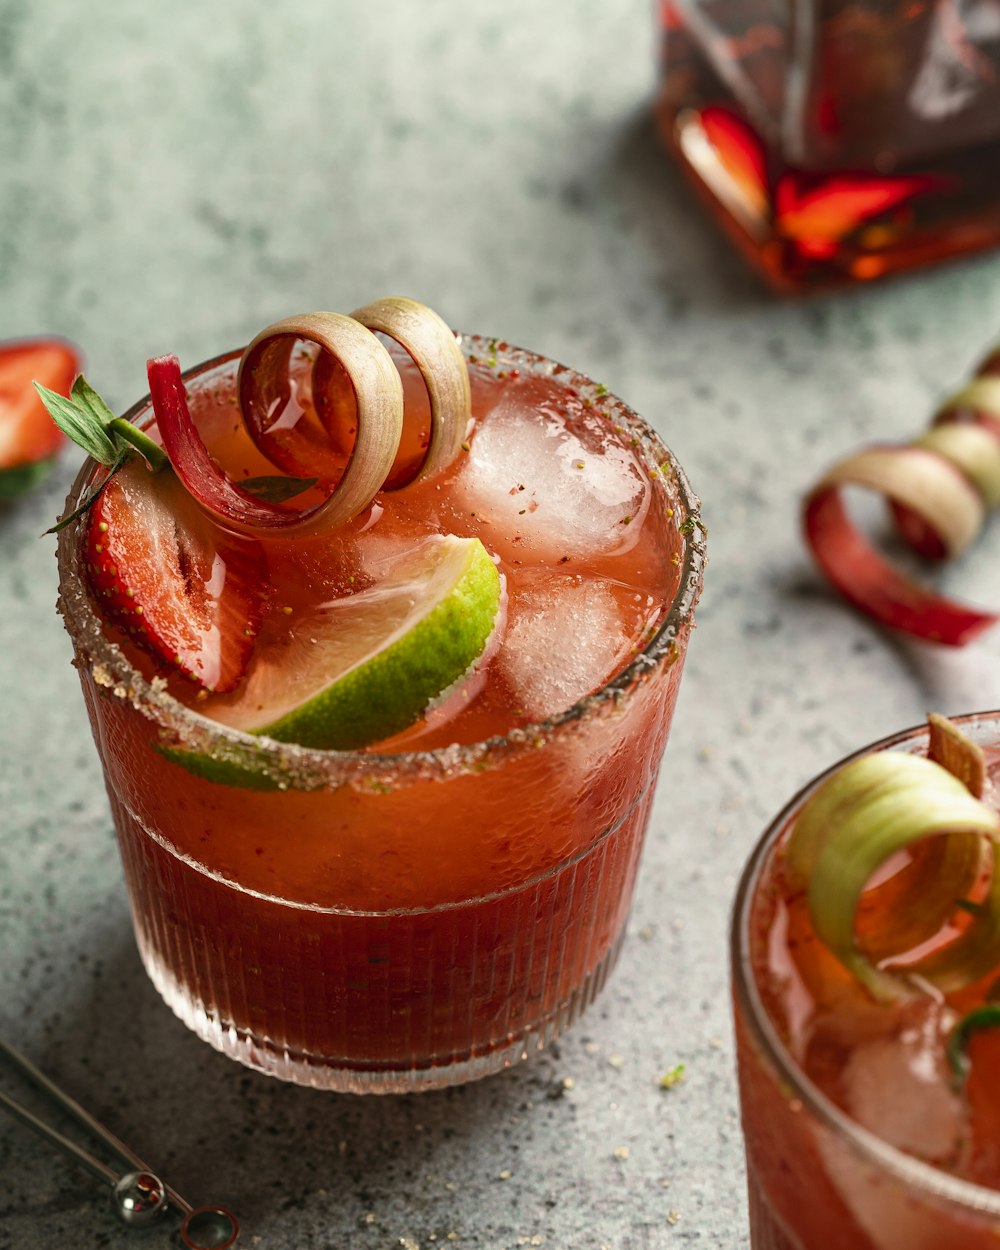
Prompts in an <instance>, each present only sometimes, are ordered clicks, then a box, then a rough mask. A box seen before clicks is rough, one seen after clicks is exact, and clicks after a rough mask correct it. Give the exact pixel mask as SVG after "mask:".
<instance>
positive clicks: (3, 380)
mask: <svg viewBox="0 0 1000 1250" xmlns="http://www.w3.org/2000/svg"><path fill="white" fill-rule="evenodd" d="M80 363H81V362H80V354H79V352H78V351H77V349H76V348H75V347H73V346H72V344H70V343H65V342H62V341H61V340H59V339H22V340H18V341H16V342H11V343H0V499H14V498H16V497H17V496H18V495H20V494H23V492H24V491H26V490H28V489H29V488H30V487H31V486H33V485H34V484H35V483H36V482H37V481H39V480H40V479H41V478H42V477H44V476H45V473H46V472H47V471H48V469H49V468H50V467H51V463H52V459H53V457H54V456H55V453H56V452H57V451H58V450H59V448H60V447H61V446H62V444H63V442H64V435H63V433H62V431H61V430H60V429H59V427H58V426H57V425H56V424H55V423H54V422H53V421H52V419H51V417H50V416H49V414H48V413H47V412H46V411H45V405H44V404H43V403H42V401H41V399H40V398H39V397H38V393H37V392H36V390H35V388H34V386H33V385H32V384H33V383H34V382H36V381H37V382H41V383H42V384H43V385H44V386H47V387H48V388H49V389H50V390H53V391H57V392H58V393H59V394H60V395H68V394H69V390H70V387H71V386H72V384H73V379H74V377H75V376H76V375H77V373H78V372H79V370H80Z"/></svg>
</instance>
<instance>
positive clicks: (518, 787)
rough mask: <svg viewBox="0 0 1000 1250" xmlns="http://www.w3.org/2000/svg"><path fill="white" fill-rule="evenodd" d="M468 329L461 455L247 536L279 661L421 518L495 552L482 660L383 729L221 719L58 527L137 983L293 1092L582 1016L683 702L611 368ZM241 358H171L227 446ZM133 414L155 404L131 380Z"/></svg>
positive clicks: (515, 1045)
mask: <svg viewBox="0 0 1000 1250" xmlns="http://www.w3.org/2000/svg"><path fill="white" fill-rule="evenodd" d="M462 348H463V351H464V353H465V355H466V358H467V360H468V362H469V370H470V376H471V382H472V396H473V403H472V408H473V416H474V418H475V421H474V425H473V427H472V429H471V432H470V436H469V439H468V440H467V446H466V447H465V448H464V449H463V453H462V454H461V455H460V456H459V457H458V458H457V459H456V460H455V462H454V464H452V465H450V466H448V467H447V468H445V469H444V470H443V472H441V473H440V474H439V475H437V476H436V477H434V478H433V479H431V480H429V481H426V482H417V483H414V484H413V485H412V486H409V487H407V488H406V489H405V490H401V491H399V492H393V493H390V492H386V493H385V494H383V495H379V496H378V498H377V499H376V500H375V502H374V503H373V504H372V506H371V507H370V508H369V509H367V510H366V511H365V512H363V513H362V515H361V516H360V517H358V518H356V519H355V520H353V521H351V522H350V523H349V524H348V525H346V526H344V527H341V528H338V529H337V530H336V531H335V532H333V533H329V534H319V535H317V536H314V537H307V538H281V537H277V536H271V537H268V536H262V537H261V539H260V545H261V547H262V549H263V558H264V561H265V564H266V570H267V584H266V588H263V589H262V593H263V594H264V595H265V598H266V601H267V607H268V609H269V610H268V612H267V614H266V616H265V618H264V622H263V624H262V626H261V628H260V633H259V636H258V637H257V638H256V641H255V647H256V650H255V653H254V654H255V659H254V660H253V661H252V662H251V663H252V664H257V665H258V666H262V665H264V664H273V665H274V666H276V667H277V668H280V666H281V664H283V663H286V657H287V656H288V655H289V654H292V653H295V654H297V652H295V648H297V647H306V648H308V646H309V645H310V644H311V643H313V642H314V641H315V639H314V638H312V637H311V636H310V635H311V633H312V632H314V629H313V627H314V626H315V623H316V621H317V619H318V618H317V613H318V612H319V611H320V610H322V611H324V612H327V610H328V609H331V605H337V604H339V603H341V602H342V600H343V599H344V598H346V597H348V596H350V595H351V594H352V593H353V592H354V591H355V590H356V589H357V587H359V586H360V587H363V588H364V590H365V593H366V594H369V595H371V594H375V593H377V588H378V586H379V585H380V584H381V580H380V579H383V578H385V577H386V576H391V575H392V570H393V569H394V568H397V567H398V566H399V561H400V559H406V558H408V557H407V553H408V552H410V551H412V550H413V549H414V548H415V547H416V548H419V547H420V545H421V544H423V543H426V542H434V541H435V540H436V536H437V535H439V534H441V533H446V534H450V535H457V536H458V537H460V538H468V537H473V536H474V537H478V538H480V539H481V540H482V542H483V544H484V546H485V547H486V548H487V550H488V551H489V552H490V555H491V556H492V558H493V559H494V561H495V562H496V564H497V566H498V568H499V570H500V573H501V575H502V578H503V581H504V584H505V593H504V604H503V609H502V611H501V613H500V618H499V621H498V624H497V627H496V631H495V636H494V637H493V638H492V639H491V641H490V644H489V646H488V648H487V654H486V656H485V659H484V662H483V663H482V664H481V665H480V666H479V667H478V669H477V671H476V672H475V674H473V675H472V676H471V677H469V679H468V680H466V681H463V682H460V683H458V684H457V686H456V688H455V689H454V690H452V691H450V692H449V693H448V697H446V698H445V699H443V701H442V702H441V703H440V706H437V707H436V708H434V709H433V710H432V711H430V712H429V713H428V714H427V715H426V716H424V717H422V718H420V719H419V721H418V722H417V723H416V724H414V725H412V726H410V727H409V728H407V729H405V730H403V731H401V732H399V733H396V734H395V735H394V736H393V737H392V738H390V739H389V740H388V741H382V742H379V743H375V744H372V745H370V746H367V747H364V748H362V749H356V750H330V749H316V748H314V747H307V746H302V745H298V744H296V743H295V742H278V741H274V740H272V739H271V738H270V737H268V736H267V735H259V734H257V735H254V734H251V733H247V732H242V731H241V730H240V729H239V728H233V727H232V725H233V724H234V723H237V724H238V723H239V718H238V716H236V714H235V713H233V712H232V706H233V702H234V699H236V701H237V702H238V700H239V690H237V693H236V695H232V694H230V695H216V694H211V693H207V692H204V691H202V692H198V691H197V690H196V688H195V687H194V685H193V684H192V683H190V682H189V681H187V680H186V679H185V678H183V677H181V676H179V675H177V674H176V673H172V672H170V671H167V670H166V669H164V668H163V666H161V665H158V664H157V663H156V662H155V660H153V659H151V658H150V657H149V656H147V655H146V654H145V653H144V652H143V651H141V650H140V649H138V648H136V647H134V646H133V645H132V642H131V640H130V638H129V636H128V635H127V633H126V632H125V631H124V630H122V629H120V628H119V627H118V626H117V625H115V624H114V623H113V622H112V621H109V620H108V619H106V618H105V616H104V615H103V614H102V611H101V609H100V606H99V604H98V603H97V602H95V596H94V594H93V593H92V590H91V587H90V584H89V583H88V578H87V576H86V570H85V568H84V567H83V563H84V559H85V557H84V554H83V543H82V539H81V531H80V525H82V524H84V523H82V522H81V523H80V525H78V526H77V527H76V528H73V527H70V528H68V529H67V530H65V531H64V532H63V535H62V539H61V542H60V569H61V576H62V581H61V607H62V610H63V613H64V615H65V618H66V623H67V626H68V628H69V631H70V633H71V634H72V636H73V640H74V645H75V647H76V653H77V664H78V667H79V670H80V675H81V680H82V683H83V689H84V694H85V696H86V700H87V705H88V708H89V711H90V715H91V721H92V725H93V729H94V735H95V739H96V741H97V744H98V748H99V751H100V754H101V758H102V762H103V765H104V770H105V777H106V782H107V788H108V793H109V795H110V799H111V805H112V809H113V813H114V819H115V825H116V828H117V832H118V837H119V843H120V848H121V854H122V861H123V865H124V870H125V877H126V881H127V884H128V889H129V894H130V899H131V904H132V910H133V916H134V921H135V929H136V935H137V940H138V945H139V949H140V952H141V955H142V958H143V961H144V963H145V966H146V968H147V970H148V972H149V975H150V976H151V978H152V980H153V981H154V983H155V984H156V986H157V988H158V989H159V990H160V992H161V994H162V995H163V996H164V998H165V999H166V1000H167V1002H168V1003H169V1004H170V1005H171V1007H172V1008H173V1009H174V1011H175V1012H176V1013H177V1014H178V1015H179V1016H180V1017H181V1019H183V1020H184V1021H185V1022H186V1023H187V1024H188V1025H189V1026H190V1027H191V1028H193V1029H194V1030H195V1031H196V1032H197V1033H198V1034H199V1035H200V1036H201V1037H203V1038H205V1039H206V1040H208V1041H210V1042H211V1043H212V1044H213V1045H214V1046H216V1047H217V1048H218V1049H220V1050H222V1051H223V1052H224V1053H226V1054H229V1055H231V1056H232V1057H234V1058H237V1059H239V1060H241V1061H242V1062H244V1063H247V1064H249V1065H250V1066H253V1067H256V1068H259V1069H261V1070H263V1071H267V1072H270V1073H272V1074H274V1075H277V1076H281V1077H284V1078H286V1079H289V1080H294V1081H299V1082H301V1083H305V1084H311V1085H316V1086H320V1087H326V1088H333V1089H340V1090H353V1091H376V1092H385V1091H392V1090H412V1089H421V1088H431V1087H434V1086H439V1085H447V1084H451V1083H455V1082H457V1081H461V1080H465V1079H469V1078H472V1077H476V1076H480V1075H485V1074H487V1073H490V1072H493V1071H495V1070H498V1069H500V1068H502V1067H504V1066H507V1065H509V1064H510V1063H511V1062H513V1061H515V1060H517V1059H519V1058H523V1057H524V1056H526V1055H527V1054H528V1053H529V1052H530V1051H532V1050H535V1049H538V1048H540V1047H541V1046H543V1045H545V1043H546V1042H547V1041H548V1040H550V1039H551V1038H553V1037H554V1036H555V1035H556V1034H557V1033H558V1032H559V1031H560V1030H561V1029H562V1028H564V1027H565V1026H566V1025H567V1024H569V1023H570V1022H571V1021H572V1020H573V1019H574V1017H575V1016H576V1015H577V1014H578V1013H579V1012H580V1011H581V1010H582V1009H583V1008H584V1007H585V1006H586V1005H587V1003H588V1002H589V1001H590V1000H591V999H592V997H593V996H594V994H595V993H596V992H597V991H598V990H599V989H600V987H601V985H602V984H603V982H604V979H605V977H606V976H607V973H608V970H609V968H610V967H611V966H612V964H613V962H614V960H615V957H616V955H617V952H618V949H619V944H620V941H621V937H622V932H623V928H624V924H625V920H626V916H627V913H628V908H629V901H630V897H631V893H632V887H633V883H634V880H635V874H636V869H637V866H638V861H639V853H640V849H641V846H642V841H643V836H644V833H645V829H646V824H647V821H648V817H649V811H650V805H651V802H652V797H653V789H654V785H655V782H656V777H657V772H658V768H659V762H660V757H661V754H662V751H663V748H664V746H665V743H666V738H667V733H668V730H669V726H670V719H671V715H672V712H673V707H674V702H675V700H676V697H677V690H678V683H679V680H680V675H681V669H682V664H683V659H684V653H685V650H686V646H687V642H688V636H689V632H690V629H691V626H692V611H693V607H694V603H695V600H696V598H697V595H698V592H699V589H700V580H701V565H702V558H703V549H702V544H701V540H700V524H699V523H698V521H697V501H696V500H695V499H694V498H693V496H692V495H691V493H690V490H689V488H688V485H687V482H686V479H685V478H684V475H683V473H682V471H681V470H680V469H679V467H678V466H677V464H676V463H675V461H674V460H673V458H672V457H671V455H670V453H669V452H668V451H667V449H666V448H665V447H664V446H663V445H662V444H661V443H660V442H659V441H658V440H657V439H656V437H655V436H654V435H653V434H652V432H651V431H650V430H649V429H648V428H647V427H646V426H645V425H644V424H643V423H642V422H641V421H640V420H639V419H638V418H637V417H636V416H635V415H634V414H633V413H632V412H631V411H630V410H628V409H627V408H626V407H625V406H624V405H623V404H621V403H620V402H619V401H617V400H615V399H614V398H613V397H611V396H609V395H608V394H607V393H606V391H605V389H604V388H603V387H599V386H596V385H595V384H593V383H591V382H589V381H587V380H586V379H584V378H582V377H580V376H578V375H576V374H574V373H572V372H571V371H569V370H567V369H564V368H563V367H561V366H557V365H554V364H552V363H551V362H548V361H545V360H542V359H540V358H538V357H535V356H532V355H529V354H528V353H525V352H522V351H519V350H517V349H514V348H508V347H506V346H505V345H501V344H497V343H495V342H493V343H488V342H485V341H482V340H477V339H475V338H468V337H467V338H464V339H463V340H462ZM238 362H239V354H238V353H236V354H233V355H231V356H227V357H222V358H220V359H218V360H216V361H213V362H210V363H209V364H207V365H204V366H202V367H200V368H199V369H196V370H194V371H193V372H192V373H191V374H189V375H187V377H186V379H185V381H186V386H187V391H188V397H189V401H190V405H191V410H192V413H193V416H194V418H195V421H196V422H197V423H198V425H199V427H200V429H201V432H202V435H203V437H204V438H205V441H206V443H208V445H209V446H210V447H211V448H212V449H213V451H215V452H217V454H218V455H219V456H220V457H221V456H222V455H223V454H224V453H225V454H227V455H228V454H230V451H231V449H230V451H227V450H226V449H227V447H228V445H229V443H230V442H231V441H232V439H233V437H235V435H234V432H233V420H232V416H233V412H234V407H233V405H234V381H235V376H236V367H237V364H238ZM397 363H398V364H399V367H400V370H401V373H402V374H403V379H404V384H405V390H406V394H407V402H408V403H409V402H410V400H411V398H412V400H413V402H414V404H417V405H419V403H420V401H421V388H420V385H419V377H417V376H416V375H415V374H413V372H412V370H410V369H409V365H408V362H407V361H406V360H404V359H402V358H401V357H399V358H397ZM303 394H304V395H305V394H306V393H305V392H303ZM424 402H425V403H426V399H424ZM303 404H304V405H305V406H306V407H308V396H307V395H306V398H305V399H303ZM128 415H129V418H130V419H131V420H132V421H134V422H136V423H137V424H140V425H142V424H144V423H148V421H149V418H150V411H149V403H148V401H143V402H142V403H140V404H139V405H137V406H136V408H135V409H133V410H132V412H131V413H130V414H128ZM237 441H238V438H237ZM238 450H239V454H241V455H245V456H246V459H247V465H248V466H249V467H248V468H247V469H246V470H245V471H246V472H250V471H251V470H253V471H254V472H259V471H260V466H259V465H257V463H256V461H255V460H254V455H255V454H256V453H255V452H254V450H253V449H252V448H249V447H241V448H238ZM272 471H273V470H272ZM90 476H91V474H90V471H89V470H88V469H87V468H85V469H84V471H83V473H82V474H81V477H80V479H79V481H78V484H77V488H76V489H77V493H79V492H80V491H81V490H83V489H85V487H86V484H87V481H88V479H89V477H90ZM564 491H565V492H567V493H566V494H565V497H564V498H563V500H562V502H560V498H559V496H560V493H561V492H564ZM317 605H318V606H317ZM253 671H254V670H253V668H252V667H251V675H252V673H253ZM223 722H228V723H223Z"/></svg>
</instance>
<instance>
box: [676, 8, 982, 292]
mask: <svg viewBox="0 0 1000 1250" xmlns="http://www.w3.org/2000/svg"><path fill="white" fill-rule="evenodd" d="M658 12H659V26H660V40H661V89H660V93H659V98H658V102H657V114H658V120H659V124H660V128H661V130H662V133H663V135H664V138H665V139H666V141H667V143H668V145H669V147H670V148H671V149H672V151H673V152H674V153H675V155H676V156H677V158H678V159H679V160H680V162H681V164H682V166H683V167H684V168H685V170H686V171H687V173H688V174H689V175H690V176H691V177H692V179H693V180H694V182H695V183H696V185H697V186H698V187H699V188H700V190H701V191H702V192H703V193H704V195H705V197H706V199H707V201H708V203H709V205H710V206H711V208H712V210H713V212H714V214H715V216H716V217H717V219H718V220H719V222H720V224H721V225H722V226H723V227H724V228H725V229H726V230H727V232H728V233H729V234H730V235H731V236H732V238H733V239H734V240H735V241H736V242H737V244H738V245H739V246H740V248H741V249H742V251H743V252H744V254H745V255H746V256H747V257H748V258H749V259H750V261H751V262H752V263H753V264H754V265H755V266H756V268H757V269H758V270H759V271H760V272H762V273H763V274H764V276H765V277H766V278H767V279H768V281H769V282H771V283H772V284H773V285H774V286H776V287H778V288H779V289H783V290H789V291H800V290H807V289H810V288H814V287H819V286H824V285H832V284H837V283H842V282H850V281H858V280H861V281H864V280H868V279H871V278H877V277H880V276H882V275H883V274H887V273H892V272H895V271H898V270H903V269H908V268H911V267H914V266H917V265H922V264H927V263H930V262H932V261H937V260H942V259H944V258H946V257H949V256H955V255H959V254H961V253H965V252H971V251H975V250H977V249H980V248H985V247H991V246H993V245H995V244H996V243H998V242H1000V10H998V9H997V8H996V6H995V5H994V4H993V3H992V2H990V0H970V2H969V3H967V4H966V3H959V4H955V3H952V2H951V0H937V2H935V0H863V2H862V3H859V4H855V3H844V0H812V3H808V4H802V5H800V6H796V7H793V6H792V5H790V4H784V3H781V2H780V0H707V2H705V0H660V4H659V9H658Z"/></svg>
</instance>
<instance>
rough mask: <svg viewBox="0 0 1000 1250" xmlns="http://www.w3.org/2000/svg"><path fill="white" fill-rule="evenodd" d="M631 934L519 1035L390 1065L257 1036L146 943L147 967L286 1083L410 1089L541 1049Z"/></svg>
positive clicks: (194, 1015)
mask: <svg viewBox="0 0 1000 1250" xmlns="http://www.w3.org/2000/svg"><path fill="white" fill-rule="evenodd" d="M623 936H624V935H620V936H619V937H618V939H617V940H616V941H614V942H613V943H612V944H611V946H610V947H609V949H608V951H607V952H606V954H605V955H604V957H603V958H602V959H601V961H600V962H599V963H598V964H597V965H596V966H595V968H594V970H593V971H592V972H591V973H590V974H589V975H588V976H587V977H586V978H585V979H584V981H583V982H582V983H581V984H580V985H578V986H577V987H576V989H575V990H574V991H573V992H572V994H570V996H569V997H568V998H567V999H565V1000H564V1001H563V1002H561V1003H560V1004H559V1005H558V1007H557V1008H556V1009H555V1010H554V1011H551V1012H549V1013H548V1014H547V1015H545V1016H543V1017H542V1018H541V1019H539V1020H538V1021H536V1022H534V1023H533V1024H531V1025H529V1026H528V1027H527V1028H525V1029H524V1030H523V1031H522V1032H521V1033H520V1034H519V1035H518V1036H516V1037H505V1038H502V1039H500V1040H498V1041H497V1042H496V1043H494V1044H492V1045H491V1046H489V1047H487V1048H482V1049H480V1050H473V1051H470V1052H468V1053H465V1054H455V1055H448V1056H441V1057H434V1058H432V1059H428V1060H426V1061H425V1062H420V1063H417V1062H414V1063H411V1064H407V1065H405V1066H402V1065H397V1066H391V1065H388V1064H386V1063H385V1062H384V1061H383V1060H373V1061H371V1062H366V1061H364V1060H357V1059H352V1060H351V1061H350V1062H349V1063H345V1062H342V1061H338V1060H337V1059H336V1058H329V1057H326V1056H317V1055H311V1054H308V1053H306V1052H304V1051H297V1050H291V1049H289V1048H288V1047H283V1046H280V1045H275V1044H274V1043H273V1042H272V1041H271V1040H270V1039H268V1038H261V1037H256V1036H254V1034H252V1033H250V1032H249V1031H247V1030H246V1029H241V1028H240V1027H239V1026H237V1025H236V1024H234V1023H233V1022H232V1021H229V1020H224V1019H222V1017H221V1016H220V1015H219V1013H218V1012H217V1011H213V1010H210V1009H208V1008H206V1006H205V1005H204V1003H202V1002H201V1001H199V1000H198V999H197V998H195V997H194V996H193V995H192V994H191V993H190V992H189V991H188V990H187V989H186V988H185V987H184V986H183V985H181V984H180V983H179V982H178V981H177V979H176V978H175V977H174V976H173V975H172V974H171V972H170V970H169V968H167V967H166V965H165V964H163V963H161V962H160V961H159V960H158V959H156V957H155V955H154V954H153V953H152V952H151V951H148V950H143V949H142V948H141V946H140V951H139V953H140V956H141V957H142V961H143V965H144V967H145V969H146V972H147V974H148V976H149V979H150V980H151V981H152V983H153V985H154V986H155V987H156V989H157V990H158V991H159V993H160V995H161V997H162V998H163V1000H164V1001H165V1002H166V1004H167V1006H169V1007H170V1008H171V1010H172V1011H173V1012H174V1014H175V1015H176V1016H177V1017H178V1018H179V1019H180V1020H182V1021H183V1022H184V1024H186V1025H187V1026H188V1028H189V1029H191V1030H192V1032H194V1033H196V1034H197V1036H198V1037H200V1038H201V1039H202V1041H205V1042H208V1043H209V1045H210V1046H213V1047H214V1048H215V1049H216V1050H218V1051H221V1052H222V1054H224V1055H227V1056H228V1057H229V1058H230V1059H235V1060H236V1061H237V1062H238V1063H242V1064H244V1065H245V1066H246V1067H248V1068H253V1069H254V1070H255V1071H257V1072H263V1073H265V1074H266V1075H268V1076H275V1077H278V1079H279V1080H283V1081H291V1082H293V1083H294V1084H296V1085H307V1086H310V1087H312V1088H313V1089H329V1090H334V1091H335V1092H337V1093H342V1094H408V1093H419V1092H421V1091H423V1090H431V1089H444V1088H445V1087H447V1086H449V1085H461V1084H463V1083H464V1082H465V1081H474V1080H478V1079H479V1078H480V1077H483V1076H492V1075H493V1074H494V1073H496V1072H502V1071H503V1070H504V1069H505V1068H510V1067H512V1066H513V1065H514V1064H515V1063H520V1062H521V1061H523V1060H525V1059H528V1058H529V1057H530V1056H531V1055H533V1054H536V1053H537V1052H538V1051H540V1050H544V1048H545V1047H546V1046H547V1045H548V1044H549V1043H550V1042H552V1041H554V1040H555V1039H556V1038H557V1037H558V1036H559V1035H560V1034H561V1033H562V1032H564V1030H566V1029H568V1028H569V1027H570V1025H571V1024H573V1023H574V1022H575V1021H576V1020H577V1019H578V1018H579V1017H580V1016H581V1015H582V1014H583V1012H584V1011H585V1010H586V1008H587V1007H589V1006H590V1004H591V1003H592V1002H593V1001H594V999H595V998H596V997H597V995H598V994H599V993H600V991H601V989H602V988H603V987H604V983H605V982H606V981H607V979H608V975H609V973H610V972H611V970H612V968H613V967H614V965H615V963H616V962H617V959H618V955H619V952H620V951H621V945H622V940H623Z"/></svg>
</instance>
